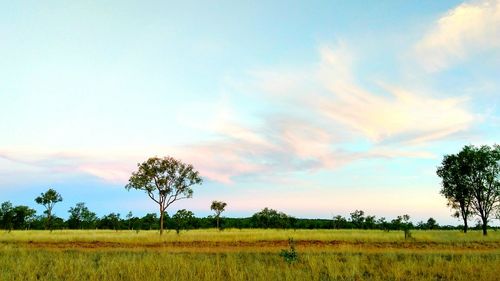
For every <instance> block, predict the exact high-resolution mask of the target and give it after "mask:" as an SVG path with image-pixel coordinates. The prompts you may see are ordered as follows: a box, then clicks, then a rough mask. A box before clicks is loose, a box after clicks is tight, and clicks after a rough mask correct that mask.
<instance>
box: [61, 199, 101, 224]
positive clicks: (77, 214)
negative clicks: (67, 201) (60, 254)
mask: <svg viewBox="0 0 500 281" xmlns="http://www.w3.org/2000/svg"><path fill="white" fill-rule="evenodd" d="M68 212H69V213H70V216H69V219H68V221H67V224H68V227H69V228H73V229H78V228H80V229H92V228H95V226H96V222H97V216H96V214H95V213H94V212H91V211H90V210H89V208H87V206H85V203H83V202H79V203H76V205H75V207H71V208H70V209H69V211H68Z"/></svg>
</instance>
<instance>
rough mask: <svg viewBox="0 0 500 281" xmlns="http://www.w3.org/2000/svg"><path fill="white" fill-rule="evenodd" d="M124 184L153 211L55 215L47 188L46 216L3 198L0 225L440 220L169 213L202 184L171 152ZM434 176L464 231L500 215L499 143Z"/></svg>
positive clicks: (81, 210) (377, 224)
mask: <svg viewBox="0 0 500 281" xmlns="http://www.w3.org/2000/svg"><path fill="white" fill-rule="evenodd" d="M137 166H138V168H137V171H135V172H133V173H132V175H131V177H130V178H129V182H128V184H127V185H126V186H125V189H127V190H129V191H130V190H140V191H143V192H145V193H146V194H147V195H148V197H149V198H150V199H151V200H152V201H153V202H155V204H157V205H158V210H159V212H158V213H157V214H147V215H146V216H144V217H142V218H138V217H134V216H133V215H132V213H129V214H127V216H126V219H123V218H121V217H120V214H115V213H111V214H109V215H106V216H104V217H102V218H97V216H96V214H95V213H93V212H91V211H90V210H89V209H88V208H87V207H86V206H85V204H84V203H78V204H76V206H75V207H72V208H70V210H69V213H70V216H69V219H68V220H67V221H64V220H62V219H61V218H58V217H56V216H54V215H53V208H54V206H55V204H56V203H58V202H61V201H62V196H61V195H60V194H59V193H58V192H57V191H55V190H53V189H49V190H48V191H47V192H45V193H42V194H40V196H38V197H37V198H35V202H36V203H38V204H40V205H43V206H44V208H45V211H44V214H45V216H38V217H37V216H35V214H36V212H35V211H34V210H33V209H31V208H29V207H28V206H15V207H14V206H12V204H11V203H10V202H4V203H2V205H1V208H0V227H1V228H4V229H33V228H37V229H38V228H40V227H41V226H43V228H44V229H49V230H52V229H53V228H73V229H74V228H76V229H78V228H81V229H83V228H85V229H93V228H101V229H127V228H125V227H124V225H127V226H128V229H136V230H140V229H157V228H158V229H159V231H160V235H161V234H162V233H163V230H164V228H165V227H167V228H169V229H176V230H177V231H178V232H179V231H180V230H181V229H191V228H206V227H214V223H215V227H217V228H219V229H221V228H223V227H231V228H250V227H252V228H362V229H384V230H396V229H397V230H401V229H403V230H405V235H406V230H408V229H413V228H421V229H435V228H439V225H438V224H437V223H436V221H435V220H434V219H433V218H429V219H428V220H427V222H419V223H417V224H416V225H413V223H411V222H410V217H409V216H408V215H402V216H398V217H397V218H395V219H392V220H386V219H385V218H379V219H376V218H375V216H365V214H364V212H363V211H360V210H356V211H354V212H353V213H351V214H350V217H349V218H343V217H342V216H336V217H334V218H333V219H332V220H321V219H312V220H310V219H297V218H294V217H292V216H288V215H286V214H284V213H282V212H279V211H276V210H273V209H269V208H265V209H263V210H262V211H260V212H258V213H255V214H254V215H253V216H252V217H250V218H226V219H224V220H223V221H224V222H222V220H221V219H222V218H221V213H222V212H223V211H224V209H225V207H226V206H227V204H226V203H225V202H221V201H213V202H212V205H211V206H210V208H211V210H213V211H214V212H215V214H214V216H209V217H206V218H196V217H195V216H194V214H193V213H192V212H191V211H189V210H186V209H181V210H179V211H177V212H176V213H175V214H173V215H172V217H170V216H168V213H167V209H168V207H169V206H171V205H172V204H173V203H175V202H177V201H179V200H181V199H187V198H191V197H192V196H193V189H192V187H193V186H195V185H199V184H202V182H203V180H202V178H201V177H200V175H199V172H198V171H196V170H195V169H194V167H193V166H192V165H191V164H186V163H183V162H182V161H180V160H177V159H175V158H172V157H163V158H160V157H151V158H149V159H148V160H146V161H145V162H143V163H138V164H137ZM436 173H437V175H438V176H439V177H441V179H442V189H441V191H440V193H441V194H442V195H443V196H445V197H446V198H447V199H448V206H450V207H451V208H452V209H453V210H454V213H453V215H454V216H455V217H460V218H462V220H463V223H464V225H463V230H464V232H467V229H468V228H469V225H468V222H469V221H470V220H471V219H473V218H477V220H478V222H479V224H480V226H481V228H482V230H483V234H484V235H486V234H487V229H488V223H489V222H490V221H491V220H492V219H493V218H494V216H496V217H497V218H498V217H500V146H498V145H493V146H492V147H490V146H487V145H484V146H481V147H475V146H472V145H469V146H465V147H464V148H463V149H462V151H460V152H459V153H457V154H451V155H445V156H444V158H443V161H442V164H441V166H439V167H438V168H437V171H436Z"/></svg>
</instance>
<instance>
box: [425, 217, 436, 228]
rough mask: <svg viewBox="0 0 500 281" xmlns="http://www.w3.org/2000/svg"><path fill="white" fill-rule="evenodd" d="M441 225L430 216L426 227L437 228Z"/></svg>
mask: <svg viewBox="0 0 500 281" xmlns="http://www.w3.org/2000/svg"><path fill="white" fill-rule="evenodd" d="M438 227H439V225H438V224H437V222H436V220H435V219H434V218H429V219H428V220H427V223H426V224H425V229H437V228H438Z"/></svg>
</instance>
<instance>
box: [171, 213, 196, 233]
mask: <svg viewBox="0 0 500 281" xmlns="http://www.w3.org/2000/svg"><path fill="white" fill-rule="evenodd" d="M172 219H173V220H174V222H175V231H176V232H177V234H179V232H180V231H181V229H189V228H192V223H193V221H194V219H195V217H194V214H193V212H191V211H188V210H186V209H182V210H178V211H177V213H175V214H174V215H173V216H172Z"/></svg>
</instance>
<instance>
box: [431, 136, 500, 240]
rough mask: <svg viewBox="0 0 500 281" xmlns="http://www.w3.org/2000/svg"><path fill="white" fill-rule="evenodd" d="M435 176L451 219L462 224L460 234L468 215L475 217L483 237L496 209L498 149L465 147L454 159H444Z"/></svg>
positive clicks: (499, 177)
mask: <svg viewBox="0 0 500 281" xmlns="http://www.w3.org/2000/svg"><path fill="white" fill-rule="evenodd" d="M437 175H438V176H439V177H441V179H442V189H441V194H442V195H444V196H445V197H446V198H447V199H448V201H449V204H448V205H449V206H450V207H451V208H452V209H455V210H456V212H455V213H454V216H457V217H458V216H461V217H462V219H463V221H464V232H467V221H468V220H469V217H470V215H475V216H477V217H478V218H479V219H480V220H481V223H482V229H483V235H486V234H487V229H488V222H489V220H490V218H491V215H494V212H495V211H497V212H498V210H499V208H500V146H499V145H494V146H493V147H490V146H487V145H483V146H481V147H475V146H472V145H468V146H465V147H464V148H463V149H462V151H460V152H459V153H458V154H456V155H453V154H452V155H446V156H444V159H443V162H442V164H441V166H440V167H439V168H438V169H437Z"/></svg>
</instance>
